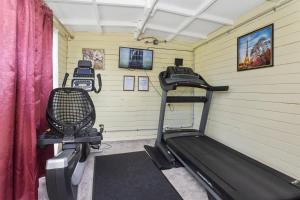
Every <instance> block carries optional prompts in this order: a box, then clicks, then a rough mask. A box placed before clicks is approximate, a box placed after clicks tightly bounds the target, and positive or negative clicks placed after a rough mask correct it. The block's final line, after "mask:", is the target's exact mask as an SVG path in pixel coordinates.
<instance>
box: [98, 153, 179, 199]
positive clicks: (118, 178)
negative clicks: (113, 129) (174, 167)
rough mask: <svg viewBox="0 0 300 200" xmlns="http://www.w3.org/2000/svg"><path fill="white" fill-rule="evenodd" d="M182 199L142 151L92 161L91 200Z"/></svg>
mask: <svg viewBox="0 0 300 200" xmlns="http://www.w3.org/2000/svg"><path fill="white" fill-rule="evenodd" d="M153 199H155V200H182V198H181V196H180V195H179V194H178V193H177V191H176V190H175V189H174V188H173V186H172V185H171V184H170V182H169V181H168V179H167V178H166V177H165V176H164V175H163V173H162V172H161V171H160V170H159V169H157V167H156V166H155V165H154V163H153V162H152V160H151V159H150V157H149V156H148V155H147V154H146V152H144V151H141V152H134V153H126V154H117V155H108V156H98V157H96V158H95V168H94V186H93V200H153Z"/></svg>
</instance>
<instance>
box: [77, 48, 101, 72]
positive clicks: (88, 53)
mask: <svg viewBox="0 0 300 200" xmlns="http://www.w3.org/2000/svg"><path fill="white" fill-rule="evenodd" d="M82 55H83V60H89V61H92V64H93V68H94V69H96V70H97V69H101V70H104V49H88V48H83V49H82Z"/></svg>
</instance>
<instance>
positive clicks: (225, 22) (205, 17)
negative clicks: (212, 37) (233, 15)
mask: <svg viewBox="0 0 300 200" xmlns="http://www.w3.org/2000/svg"><path fill="white" fill-rule="evenodd" d="M197 18H198V19H201V20H205V21H210V22H214V23H218V24H222V25H227V26H231V25H233V23H234V22H233V20H231V19H227V18H224V17H219V16H215V15H210V14H206V13H202V14H201V15H199V16H197Z"/></svg>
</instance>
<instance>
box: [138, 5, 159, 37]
mask: <svg viewBox="0 0 300 200" xmlns="http://www.w3.org/2000/svg"><path fill="white" fill-rule="evenodd" d="M157 2H158V0H146V5H145V10H144V16H143V19H142V20H141V21H140V22H139V23H138V24H137V27H136V32H135V34H134V37H135V39H138V38H139V37H140V35H141V34H142V33H143V32H144V28H145V25H146V24H147V22H148V20H149V18H150V17H151V13H152V12H153V10H154V7H155V6H156V4H157Z"/></svg>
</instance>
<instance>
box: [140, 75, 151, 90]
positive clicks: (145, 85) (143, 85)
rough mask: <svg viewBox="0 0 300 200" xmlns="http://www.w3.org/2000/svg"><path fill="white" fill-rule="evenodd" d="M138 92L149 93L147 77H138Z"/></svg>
mask: <svg viewBox="0 0 300 200" xmlns="http://www.w3.org/2000/svg"><path fill="white" fill-rule="evenodd" d="M138 91H149V77H148V76H138Z"/></svg>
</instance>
